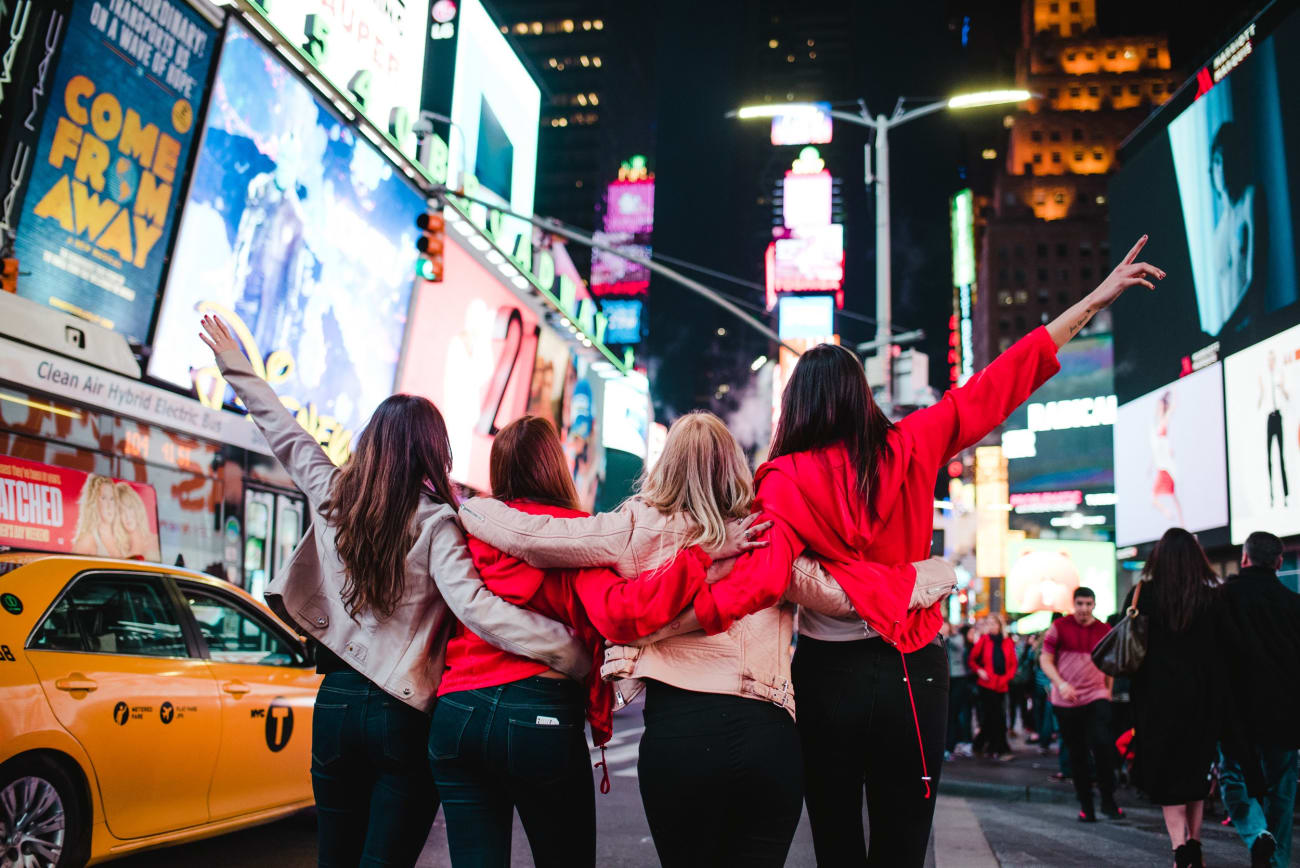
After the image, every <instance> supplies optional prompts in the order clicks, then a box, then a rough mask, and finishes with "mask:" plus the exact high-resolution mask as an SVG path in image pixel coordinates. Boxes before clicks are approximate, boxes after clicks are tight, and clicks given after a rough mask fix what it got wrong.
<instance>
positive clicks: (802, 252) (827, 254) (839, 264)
mask: <svg viewBox="0 0 1300 868" xmlns="http://www.w3.org/2000/svg"><path fill="white" fill-rule="evenodd" d="M772 244H773V247H774V249H773V251H772V267H773V272H772V281H773V285H774V287H775V289H776V291H777V292H836V291H838V290H839V289H840V287H841V286H842V285H843V283H844V227H843V226H841V225H840V224H838V223H833V224H830V225H827V226H820V227H816V228H810V229H807V230H806V231H803V232H799V233H796V234H794V235H793V236H792V237H789V238H778V239H776V240H775V241H773V242H772Z"/></svg>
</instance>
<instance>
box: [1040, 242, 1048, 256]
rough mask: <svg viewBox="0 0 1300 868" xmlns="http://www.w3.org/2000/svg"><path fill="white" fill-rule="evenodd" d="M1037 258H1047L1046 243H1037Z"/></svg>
mask: <svg viewBox="0 0 1300 868" xmlns="http://www.w3.org/2000/svg"><path fill="white" fill-rule="evenodd" d="M1038 258H1039V259H1046V258H1047V245H1046V244H1043V243H1042V242H1041V241H1040V242H1039V243H1038Z"/></svg>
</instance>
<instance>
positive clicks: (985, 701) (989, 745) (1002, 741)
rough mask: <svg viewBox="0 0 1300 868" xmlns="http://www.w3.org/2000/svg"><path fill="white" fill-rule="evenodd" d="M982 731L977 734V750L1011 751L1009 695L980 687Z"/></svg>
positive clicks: (1001, 752) (995, 752) (997, 752)
mask: <svg viewBox="0 0 1300 868" xmlns="http://www.w3.org/2000/svg"><path fill="white" fill-rule="evenodd" d="M979 704H980V733H979V735H977V736H975V750H976V751H977V752H978V751H984V752H986V753H994V754H1004V753H1011V745H1010V744H1008V743H1007V695H1006V694H1005V693H998V692H997V691H996V690H989V689H988V688H987V687H981V688H979Z"/></svg>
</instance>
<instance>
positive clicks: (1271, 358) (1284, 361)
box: [1223, 326, 1300, 543]
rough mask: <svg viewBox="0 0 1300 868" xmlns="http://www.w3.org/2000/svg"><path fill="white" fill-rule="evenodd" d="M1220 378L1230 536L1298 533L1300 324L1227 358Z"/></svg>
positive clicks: (1236, 540)
mask: <svg viewBox="0 0 1300 868" xmlns="http://www.w3.org/2000/svg"><path fill="white" fill-rule="evenodd" d="M1223 378H1224V395H1225V406H1224V409H1225V410H1226V411H1227V419H1228V472H1229V473H1230V474H1231V475H1230V477H1229V488H1228V495H1229V501H1230V503H1231V506H1232V541H1233V543H1243V542H1245V541H1246V537H1247V536H1249V535H1250V534H1251V533H1252V532H1253V531H1257V530H1264V531H1269V532H1270V533H1274V534H1277V535H1278V536H1289V535H1292V534H1296V533H1300V488H1297V487H1300V475H1297V474H1300V326H1298V327H1294V328H1290V329H1287V330H1286V331H1284V332H1282V333H1281V334H1279V335H1275V336H1274V337H1271V338H1269V339H1268V340H1265V341H1261V342H1260V343H1258V344H1255V345H1254V346H1253V347H1250V348H1249V349H1245V350H1242V351H1241V352H1239V353H1235V354H1233V355H1231V356H1228V358H1227V359H1225V360H1224V362H1223ZM1288 468H1290V471H1291V474H1292V475H1291V476H1290V477H1289V478H1288V476H1287V469H1288Z"/></svg>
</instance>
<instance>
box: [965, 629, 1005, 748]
mask: <svg viewBox="0 0 1300 868" xmlns="http://www.w3.org/2000/svg"><path fill="white" fill-rule="evenodd" d="M985 630H986V631H987V632H985V634H984V635H983V636H981V637H980V638H979V641H978V642H976V643H975V647H974V648H972V649H971V652H970V668H971V671H972V672H974V673H975V683H976V684H977V685H978V688H979V706H978V707H979V722H980V731H979V735H977V736H975V744H974V745H973V747H974V749H975V750H976V751H978V752H982V753H984V754H985V755H986V756H996V757H997V758H998V759H1000V760H1010V759H1013V758H1014V755H1013V754H1012V753H1011V745H1009V744H1007V690H1008V689H1009V688H1010V687H1011V679H1012V678H1013V677H1015V674H1016V643H1015V640H1013V639H1012V638H1011V637H1010V636H1008V635H1006V634H1005V633H1004V632H1003V630H1002V618H1000V617H999V616H997V615H990V616H989V617H988V619H987V620H986V621H985Z"/></svg>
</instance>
